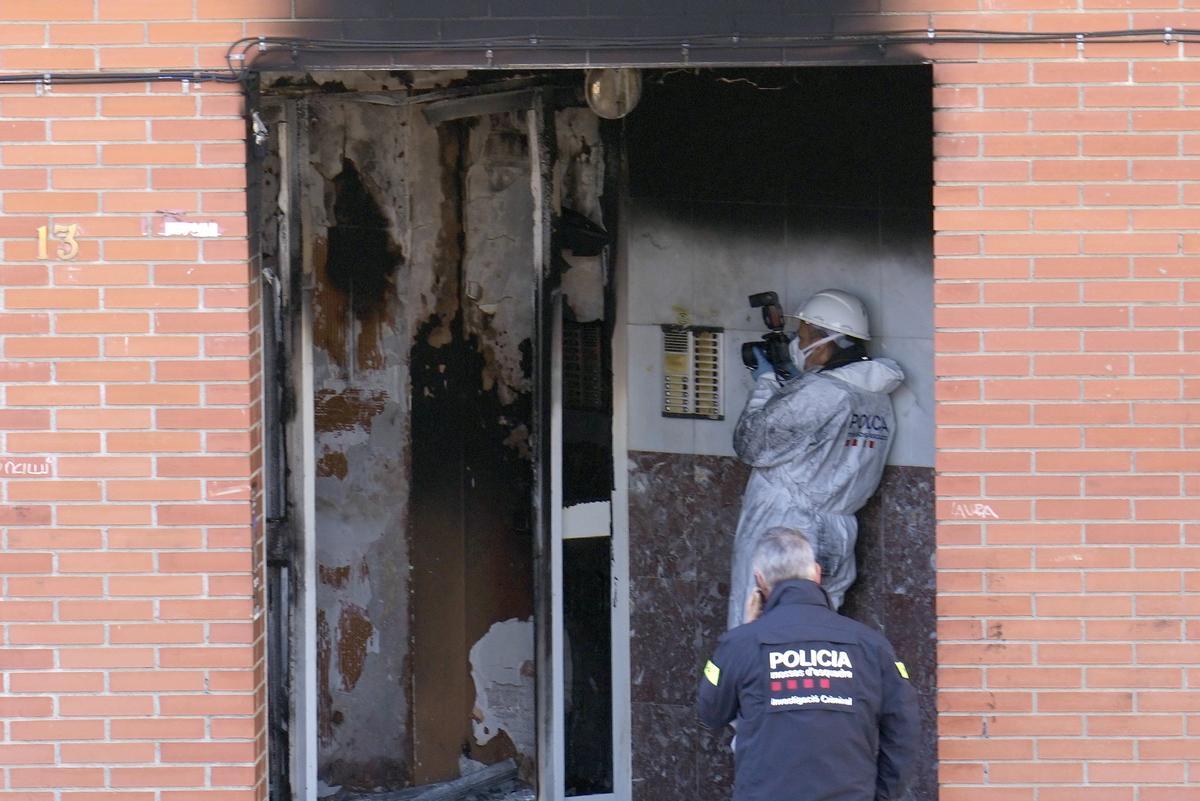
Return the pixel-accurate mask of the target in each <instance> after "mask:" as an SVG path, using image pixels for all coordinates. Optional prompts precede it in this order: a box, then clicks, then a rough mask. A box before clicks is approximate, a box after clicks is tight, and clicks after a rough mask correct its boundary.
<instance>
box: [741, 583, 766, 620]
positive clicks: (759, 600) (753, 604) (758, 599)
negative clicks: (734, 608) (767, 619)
mask: <svg viewBox="0 0 1200 801" xmlns="http://www.w3.org/2000/svg"><path fill="white" fill-rule="evenodd" d="M766 600H767V599H766V598H765V597H764V596H763V592H762V590H760V589H759V588H758V587H755V588H754V589H752V590H750V594H749V595H748V596H747V597H746V608H745V614H743V615H742V620H743V621H745V622H746V623H751V622H753V621H755V620H758V618H759V616H760V615H762V611H763V603H764V602H765V601H766Z"/></svg>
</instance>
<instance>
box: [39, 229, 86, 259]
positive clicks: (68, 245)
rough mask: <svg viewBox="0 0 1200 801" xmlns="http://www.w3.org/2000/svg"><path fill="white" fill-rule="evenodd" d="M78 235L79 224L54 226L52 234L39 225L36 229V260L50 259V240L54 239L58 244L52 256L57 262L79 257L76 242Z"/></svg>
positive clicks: (77, 243)
mask: <svg viewBox="0 0 1200 801" xmlns="http://www.w3.org/2000/svg"><path fill="white" fill-rule="evenodd" d="M78 234H79V223H71V224H70V225H55V226H54V231H53V233H51V231H50V229H49V227H48V226H45V225H39V226H38V229H37V235H38V258H39V259H48V258H50V252H49V251H50V240H51V239H54V240H55V241H56V242H58V247H57V248H56V249H55V251H54V255H55V256H56V257H57V258H58V260H59V261H71V260H72V259H74V258H75V257H76V256H78V255H79V242H78V241H77V240H76V236H77V235H78Z"/></svg>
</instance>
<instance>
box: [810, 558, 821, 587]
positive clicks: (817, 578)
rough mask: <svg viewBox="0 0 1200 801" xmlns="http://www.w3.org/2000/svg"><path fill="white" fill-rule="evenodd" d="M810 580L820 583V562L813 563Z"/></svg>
mask: <svg viewBox="0 0 1200 801" xmlns="http://www.w3.org/2000/svg"><path fill="white" fill-rule="evenodd" d="M812 580H813V581H815V582H816V583H818V584H820V583H821V564H820V562H818V563H816V564H814V565H813V576H812Z"/></svg>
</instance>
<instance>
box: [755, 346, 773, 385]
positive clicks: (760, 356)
mask: <svg viewBox="0 0 1200 801" xmlns="http://www.w3.org/2000/svg"><path fill="white" fill-rule="evenodd" d="M753 350H754V360H755V361H756V362H757V364H756V365H755V366H754V369H753V370H752V371H751V373H750V375H752V376H754V380H755V381H757V380H758V379H760V378H762V377H763V376H766V375H774V374H775V367H774V366H773V365H772V364H771V363H770V362H769V361H767V354H766V353H765V352H764V351H763V349H762V348H761V347H759V346H758V345H755V346H754V348H753Z"/></svg>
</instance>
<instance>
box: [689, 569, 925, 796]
mask: <svg viewBox="0 0 1200 801" xmlns="http://www.w3.org/2000/svg"><path fill="white" fill-rule="evenodd" d="M697 711H698V712H699V715H700V720H701V722H703V723H704V725H705V726H707V727H709V728H710V729H718V728H720V727H722V726H724V725H725V724H727V723H729V722H730V721H732V720H734V719H736V720H737V740H736V747H735V751H734V759H735V762H736V778H735V781H734V790H733V799H734V801H891V799H896V798H898V797H899V796H900V795H901V794H902V793H903V792H904V790H905V787H906V786H907V784H908V781H909V779H910V777H911V775H912V768H913V762H914V759H915V757H916V745H917V735H918V729H919V723H918V718H917V696H916V692H915V691H914V690H913V688H912V686H911V685H910V684H909V682H908V673H907V670H906V669H905V667H904V665H903V664H902V663H901V662H899V661H898V660H897V659H896V655H895V652H894V651H893V650H892V646H891V645H890V644H889V643H888V641H887V639H885V638H884V636H883V635H882V634H880V633H879V632H877V631H875V630H874V629H871V628H868V627H867V626H864V625H863V624H861V623H858V622H856V621H854V620H851V619H849V618H847V617H843V616H842V615H839V614H838V613H837V612H834V611H833V610H832V609H830V608H829V601H828V598H827V597H826V595H825V591H824V590H822V589H821V588H820V587H819V586H818V585H817V584H815V583H813V582H811V581H800V580H793V581H783V582H780V583H779V584H778V585H777V586H776V587H775V589H774V590H773V591H772V592H771V597H770V598H768V599H767V602H766V604H765V609H764V612H763V614H762V616H761V617H759V618H758V620H755V621H754V622H752V623H747V624H745V625H743V626H738V627H737V628H735V629H732V630H731V631H728V632H726V633H725V635H724V636H723V637H721V641H720V644H719V645H718V646H717V651H716V653H715V654H713V658H712V659H711V660H709V662H708V664H707V665H705V668H704V675H703V676H701V678H700V690H699V693H698V696H697Z"/></svg>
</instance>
